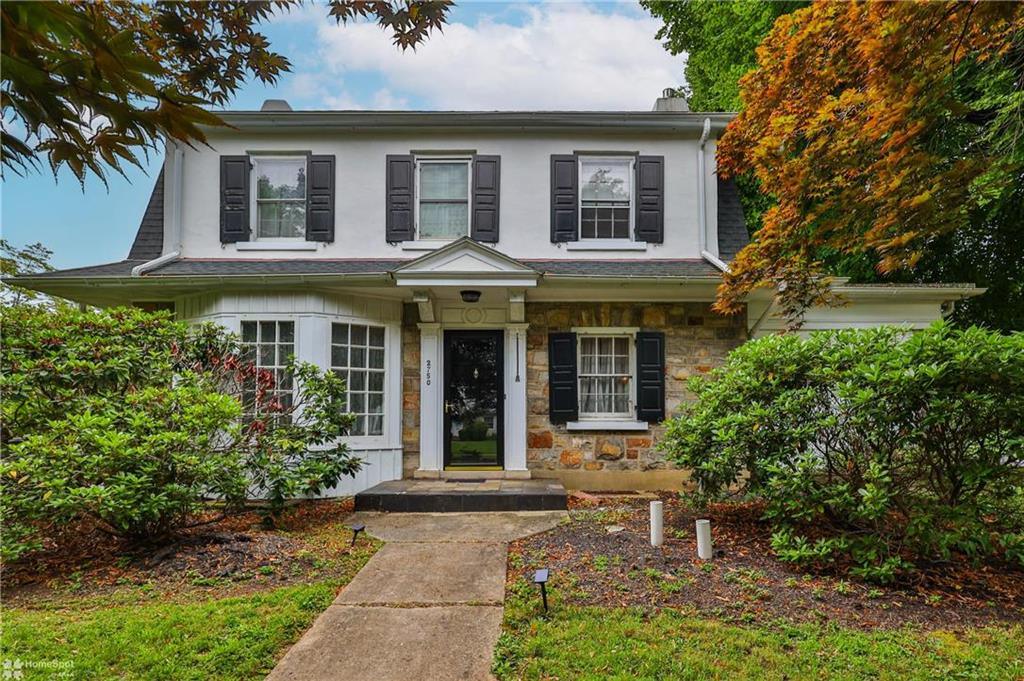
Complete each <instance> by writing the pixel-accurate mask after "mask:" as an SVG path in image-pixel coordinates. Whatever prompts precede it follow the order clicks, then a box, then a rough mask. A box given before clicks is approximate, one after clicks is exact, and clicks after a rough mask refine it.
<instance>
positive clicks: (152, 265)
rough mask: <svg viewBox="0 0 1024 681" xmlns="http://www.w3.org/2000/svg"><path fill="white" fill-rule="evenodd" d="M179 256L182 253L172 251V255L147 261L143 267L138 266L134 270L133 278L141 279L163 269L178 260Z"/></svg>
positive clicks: (164, 255) (165, 254) (166, 254)
mask: <svg viewBox="0 0 1024 681" xmlns="http://www.w3.org/2000/svg"><path fill="white" fill-rule="evenodd" d="M179 255H181V253H179V252H178V251H171V252H170V253H164V254H163V255H161V256H160V257H159V258H153V259H152V260H147V261H146V262H144V263H142V264H141V265H136V266H135V267H133V268H132V277H141V276H142V275H143V274H145V273H146V272H149V271H151V270H155V269H156V268H158V267H162V266H163V265H166V264H167V263H169V262H172V261H174V260H177V259H178V256H179Z"/></svg>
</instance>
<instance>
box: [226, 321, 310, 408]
mask: <svg viewBox="0 0 1024 681" xmlns="http://www.w3.org/2000/svg"><path fill="white" fill-rule="evenodd" d="M263 322H267V323H273V324H274V325H275V328H274V338H275V340H274V345H279V344H280V343H279V342H278V340H277V339H278V338H279V337H280V329H279V328H278V327H277V325H278V324H281V323H287V324H291V325H292V357H294V358H295V359H296V361H298V360H299V322H298V320H297V319H295V318H294V317H282V316H276V315H261V314H259V313H254V314H248V315H241V316H239V318H238V327H237V333H238V339H239V343H240V345H241V346H246V345H255V346H256V355H255V358H254V362H253V364H254V366H256V367H257V368H258V369H267V367H263V366H260V363H259V345H260V340H259V339H260V327H259V325H260V324H261V323H263ZM245 323H255V324H256V342H255V343H248V342H246V341H243V340H242V338H244V333H243V331H242V326H243V325H244V324H245ZM275 355H276V350H275ZM281 368H282V365H279V364H275V365H274V366H273V367H272V369H274V370H277V369H281ZM291 378H292V387H291V389H290V390H289V391H287V392H290V393H291V395H292V404H293V405H294V404H295V400H296V398H297V397H298V390H297V388H298V381H297V379H296V377H295V375H294V374H293V375H292V377H291ZM275 380H276V376H275ZM274 392H275V393H280V392H285V391H283V390H279V389H278V388H277V387H276V386H275V388H274Z"/></svg>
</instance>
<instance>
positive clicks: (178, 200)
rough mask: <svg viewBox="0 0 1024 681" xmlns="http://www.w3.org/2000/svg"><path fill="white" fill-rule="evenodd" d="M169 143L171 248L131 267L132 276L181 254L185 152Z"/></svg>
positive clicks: (137, 275) (173, 142) (175, 143)
mask: <svg viewBox="0 0 1024 681" xmlns="http://www.w3.org/2000/svg"><path fill="white" fill-rule="evenodd" d="M170 143H171V146H172V147H173V149H174V151H173V152H172V153H173V157H174V174H173V175H172V176H171V195H172V196H173V197H174V202H173V203H172V204H171V229H170V230H169V234H168V236H170V242H171V245H172V247H173V248H172V250H171V251H170V252H168V253H164V254H163V255H161V256H160V257H159V258H154V259H153V260H147V261H146V262H144V263H142V264H141V265H136V266H135V267H133V268H132V276H133V277H141V276H142V275H143V274H145V273H146V272H149V271H150V270H154V269H156V268H157V267H160V266H161V265H165V264H167V263H169V262H171V261H173V260H176V259H177V258H178V257H179V256H180V255H181V247H182V243H183V241H184V234H183V222H182V211H183V210H184V198H183V197H182V187H184V186H185V168H184V165H185V152H184V150H183V149H182V148H181V144H179V143H178V142H177V141H175V140H171V141H170ZM165 195H166V192H165Z"/></svg>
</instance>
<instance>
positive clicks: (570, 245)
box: [565, 239, 647, 251]
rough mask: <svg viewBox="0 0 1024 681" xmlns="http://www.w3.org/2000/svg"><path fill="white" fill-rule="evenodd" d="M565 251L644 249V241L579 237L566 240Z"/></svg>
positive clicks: (645, 248)
mask: <svg viewBox="0 0 1024 681" xmlns="http://www.w3.org/2000/svg"><path fill="white" fill-rule="evenodd" d="M565 249H566V250H567V251H646V250H647V242H646V241H631V240H629V239H580V240H579V241H567V242H566V243H565Z"/></svg>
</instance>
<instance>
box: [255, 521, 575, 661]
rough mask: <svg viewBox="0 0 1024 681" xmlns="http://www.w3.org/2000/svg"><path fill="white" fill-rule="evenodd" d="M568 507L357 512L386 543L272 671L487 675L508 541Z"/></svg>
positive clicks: (502, 595)
mask: <svg viewBox="0 0 1024 681" xmlns="http://www.w3.org/2000/svg"><path fill="white" fill-rule="evenodd" d="M565 515H566V513H565V511H541V512H522V513H394V514H386V513H358V514H356V515H355V516H353V517H352V522H361V523H365V524H366V531H367V532H368V533H369V534H371V535H373V536H375V537H377V538H379V539H382V540H384V541H385V542H387V543H386V544H385V545H384V547H383V548H381V550H380V551H378V552H377V553H376V555H374V556H373V558H371V559H370V561H369V562H368V563H367V564H366V566H365V567H364V568H363V569H362V570H360V572H359V574H358V575H356V576H355V578H354V579H353V580H352V581H351V582H350V583H349V584H348V586H346V587H345V588H344V589H343V590H342V592H341V593H340V594H339V595H338V597H337V598H336V599H335V601H334V603H333V604H331V606H330V607H329V608H327V610H325V611H324V612H323V614H322V615H320V617H319V618H317V620H316V622H314V623H313V626H312V627H311V628H310V629H309V631H307V632H306V633H305V635H303V637H302V638H301V639H300V640H299V642H298V643H296V644H295V645H294V646H292V648H291V649H290V650H289V651H288V653H287V654H286V655H285V656H284V658H282V660H281V661H280V662H279V663H278V665H277V666H276V667H275V668H274V671H272V672H271V673H270V676H268V677H267V678H268V680H270V681H283V680H285V679H289V680H292V681H296V680H300V679H301V680H303V681H307V680H309V681H311V680H320V679H323V680H327V679H332V680H333V679H343V680H344V681H390V680H395V681H398V680H405V679H414V680H419V679H430V680H431V681H446V680H448V679H471V680H476V679H490V678H491V674H490V667H491V655H492V654H493V651H494V644H495V643H496V642H497V640H498V634H499V633H500V631H501V619H502V602H503V601H504V598H505V560H506V554H507V543H508V542H509V541H512V540H513V539H517V538H519V537H525V536H527V535H530V534H534V533H537V532H543V531H544V530H547V529H550V528H552V527H554V526H555V525H557V524H558V523H559V522H561V520H562V518H564V517H565Z"/></svg>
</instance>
